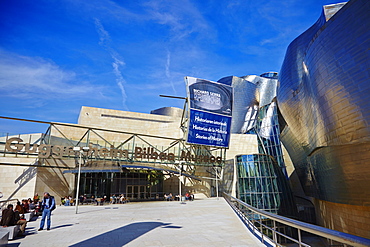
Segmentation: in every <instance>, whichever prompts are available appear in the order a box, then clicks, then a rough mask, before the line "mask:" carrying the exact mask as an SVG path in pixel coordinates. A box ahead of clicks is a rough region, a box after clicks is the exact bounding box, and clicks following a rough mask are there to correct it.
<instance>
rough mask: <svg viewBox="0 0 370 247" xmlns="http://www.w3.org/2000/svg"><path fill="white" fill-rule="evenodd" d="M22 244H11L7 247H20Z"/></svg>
mask: <svg viewBox="0 0 370 247" xmlns="http://www.w3.org/2000/svg"><path fill="white" fill-rule="evenodd" d="M20 244H21V243H10V244H7V245H6V247H18V246H19V245H20Z"/></svg>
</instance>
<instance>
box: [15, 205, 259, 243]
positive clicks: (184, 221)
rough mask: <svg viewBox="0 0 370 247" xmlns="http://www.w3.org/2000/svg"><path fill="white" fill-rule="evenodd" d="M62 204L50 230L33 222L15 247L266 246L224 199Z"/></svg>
mask: <svg viewBox="0 0 370 247" xmlns="http://www.w3.org/2000/svg"><path fill="white" fill-rule="evenodd" d="M78 211H79V213H78V214H76V213H75V207H65V206H59V207H57V209H56V210H55V211H54V212H53V215H52V227H51V230H50V231H46V230H43V231H37V229H38V228H39V224H40V217H38V218H37V219H35V218H34V220H33V221H30V222H28V225H27V228H26V236H25V237H22V238H17V239H15V240H11V241H9V244H8V246H9V247H15V246H22V247H23V246H37V247H42V246H47V247H52V246H58V247H59V246H73V247H77V246H115V247H116V246H117V247H118V246H264V245H262V244H261V243H260V242H259V241H258V240H257V239H256V238H255V237H254V236H253V235H252V234H251V233H250V232H249V231H248V229H247V228H246V227H245V225H244V224H243V223H242V222H241V220H240V219H239V218H238V216H237V215H236V214H235V213H234V211H233V210H232V209H231V208H230V206H229V205H228V204H227V202H226V201H225V200H224V199H223V198H219V199H217V198H209V199H199V200H195V201H192V202H186V203H184V204H181V203H180V202H178V201H171V202H167V201H157V202H131V203H127V204H120V205H116V204H110V205H105V206H93V205H86V206H85V205H83V206H80V207H79V208H78Z"/></svg>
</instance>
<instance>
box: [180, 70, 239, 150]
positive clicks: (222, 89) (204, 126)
mask: <svg viewBox="0 0 370 247" xmlns="http://www.w3.org/2000/svg"><path fill="white" fill-rule="evenodd" d="M185 83H186V85H187V94H188V99H189V103H190V107H189V108H190V110H189V116H188V117H189V121H188V123H189V124H188V134H187V143H191V144H199V145H207V146H216V147H228V146H229V140H230V127H231V114H232V104H233V90H232V87H231V86H230V85H228V84H223V83H219V82H213V81H207V80H203V79H197V78H194V77H185Z"/></svg>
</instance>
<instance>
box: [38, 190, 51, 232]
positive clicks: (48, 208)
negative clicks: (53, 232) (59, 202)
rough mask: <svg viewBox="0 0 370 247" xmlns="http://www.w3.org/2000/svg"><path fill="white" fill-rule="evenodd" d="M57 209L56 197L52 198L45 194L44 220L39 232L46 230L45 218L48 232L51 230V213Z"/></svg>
mask: <svg viewBox="0 0 370 247" xmlns="http://www.w3.org/2000/svg"><path fill="white" fill-rule="evenodd" d="M54 209H55V199H54V196H51V195H50V194H49V193H48V192H45V193H44V199H43V200H42V218H41V222H40V228H39V231H42V230H44V224H45V218H46V217H47V221H46V227H47V228H46V230H48V231H49V230H50V225H51V211H53V210H54Z"/></svg>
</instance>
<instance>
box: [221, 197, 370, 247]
mask: <svg viewBox="0 0 370 247" xmlns="http://www.w3.org/2000/svg"><path fill="white" fill-rule="evenodd" d="M223 196H224V198H225V199H226V201H227V202H228V203H229V204H230V206H232V207H233V208H234V210H235V211H236V212H237V213H238V214H239V216H240V217H241V218H242V220H243V221H244V222H245V223H246V224H247V226H248V227H249V228H250V229H251V230H252V232H253V233H255V235H257V236H258V237H259V239H260V240H261V242H262V243H265V244H266V245H269V246H273V245H274V246H283V245H281V244H280V243H279V241H278V240H279V239H282V238H285V239H288V240H289V241H291V242H294V243H296V244H298V246H307V247H309V246H311V245H309V244H308V243H304V242H303V241H302V232H307V233H310V234H313V235H315V236H319V237H323V238H325V239H328V240H331V241H336V242H337V243H336V244H335V246H346V245H347V246H348V245H349V246H370V239H367V238H362V237H358V236H354V235H351V234H348V233H344V232H339V231H335V230H331V229H328V228H325V227H321V226H317V225H313V224H309V223H305V222H302V221H298V220H294V219H290V218H287V217H283V216H280V215H276V214H273V213H269V212H266V211H263V210H260V209H257V208H255V207H252V206H251V205H249V204H247V203H245V202H243V201H241V200H239V199H237V198H235V197H233V196H230V195H228V194H226V193H223ZM279 224H280V225H281V224H282V225H285V226H289V227H290V228H292V229H296V234H295V233H294V234H292V235H295V236H294V237H292V236H288V235H287V234H285V233H283V232H280V231H279V226H278V225H279ZM256 233H257V234H256ZM338 243H341V244H345V245H338Z"/></svg>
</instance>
